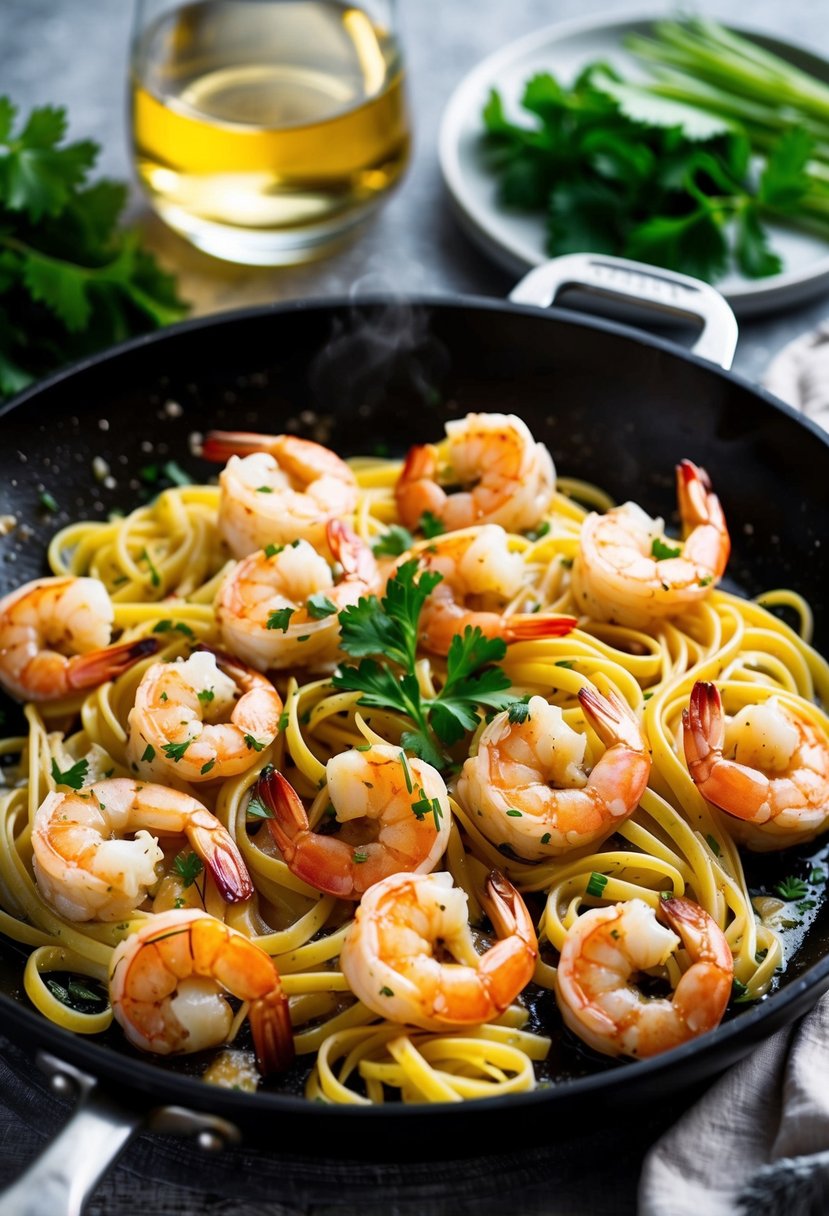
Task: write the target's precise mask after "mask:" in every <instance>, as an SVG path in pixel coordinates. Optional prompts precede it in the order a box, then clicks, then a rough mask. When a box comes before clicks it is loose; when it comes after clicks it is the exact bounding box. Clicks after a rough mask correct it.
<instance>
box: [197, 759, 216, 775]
mask: <svg viewBox="0 0 829 1216" xmlns="http://www.w3.org/2000/svg"><path fill="white" fill-rule="evenodd" d="M215 763H216V758H215V756H214V757H213V759H212V760H205V762H204V764H203V765H202V766H201V768H200V769H199V772H200V773H201V775H202V777H205V776H206V775H207V774H208V773H209V772H210V770H211V769H212V768H213V766H214V764H215Z"/></svg>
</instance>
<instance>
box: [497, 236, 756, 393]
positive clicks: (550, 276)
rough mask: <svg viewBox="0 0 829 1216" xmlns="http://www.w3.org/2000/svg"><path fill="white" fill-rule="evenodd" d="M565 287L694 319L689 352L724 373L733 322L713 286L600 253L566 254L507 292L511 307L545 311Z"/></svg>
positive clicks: (734, 332)
mask: <svg viewBox="0 0 829 1216" xmlns="http://www.w3.org/2000/svg"><path fill="white" fill-rule="evenodd" d="M567 287H578V288H581V289H583V290H584V291H586V292H588V293H592V294H594V295H596V296H600V297H602V298H604V299H606V300H614V301H622V302H624V303H631V304H633V303H635V304H637V305H638V306H639V307H640V308H644V309H646V310H647V311H648V312H652V313H653V314H654V315H655V316H661V317H671V318H674V319H681V320H695V321H699V322H701V324H702V330H701V332H700V335H699V337H698V338H697V340H696V342H695V343H694V345H693V347H692V348H691V349H692V352H693V353H694V354H695V355H699V356H700V358H702V359H707V360H709V362H711V363H716V364H717V366H718V367H723V368H725V369H726V370H728V368H730V367H731V363H732V360H733V359H734V351H735V350H736V347H737V318H736V317H735V316H734V313H733V312H732V311H731V308H730V306H729V305H728V303H727V302H726V301H725V300H724V299H723V297H722V296H721V295H720V293H719V292H718V291H717V290H715V288H713V287H711V286H709V284H708V283H702V282H700V280H699V279H692V278H691V277H690V276H689V275H687V274H678V273H677V272H676V271H674V270H663V269H662V268H661V267H657V266H646V265H644V264H643V263H641V262H631V261H629V260H628V259H627V258H613V257H609V256H608V257H606V256H605V255H604V254H593V253H570V254H567V255H565V256H564V257H560V258H554V259H553V260H552V261H550V262H545V263H544V265H543V266H538V267H537V268H536V269H535V270H531V271H530V273H529V274H527V275H525V276H524V278H523V279H522V280H521V282H520V283H518V284H517V285H516V286H515V287H514V288H513V289H512V291H511V292H510V295H509V298H510V300H511V301H512V302H513V303H514V304H532V305H534V306H535V307H536V308H549V307H550V306H551V305H552V304H553V303H555V300H556V297H557V296H558V295H560V293H561V292H562V291H563V290H564V289H565V288H567Z"/></svg>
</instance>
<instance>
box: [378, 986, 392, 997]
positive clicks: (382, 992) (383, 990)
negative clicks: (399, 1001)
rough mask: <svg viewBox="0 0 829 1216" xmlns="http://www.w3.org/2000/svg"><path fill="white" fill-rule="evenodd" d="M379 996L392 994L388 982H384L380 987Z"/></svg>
mask: <svg viewBox="0 0 829 1216" xmlns="http://www.w3.org/2000/svg"><path fill="white" fill-rule="evenodd" d="M380 995H381V996H394V990H393V989H391V988H389V986H388V984H384V985H383V987H382V988H381V989H380Z"/></svg>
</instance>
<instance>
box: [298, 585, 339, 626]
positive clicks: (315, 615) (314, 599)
mask: <svg viewBox="0 0 829 1216" xmlns="http://www.w3.org/2000/svg"><path fill="white" fill-rule="evenodd" d="M306 607H307V609H308V615H309V616H310V617H311V619H312V620H315V621H321V620H323V618H324V617H327V616H332V615H333V614H334V613H335V612H336V611H337V605H336V604H332V602H331V600H330V599H329V598H328V596H327V595H324V594H323V593H322V591H317V592H315V593H314V595H309V596H308V601H307V604H306Z"/></svg>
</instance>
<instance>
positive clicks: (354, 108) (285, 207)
mask: <svg viewBox="0 0 829 1216" xmlns="http://www.w3.org/2000/svg"><path fill="white" fill-rule="evenodd" d="M131 64H132V66H131V89H130V91H131V118H132V138H133V148H134V159H135V166H136V170H137V172H138V176H139V178H140V180H141V182H142V184H143V186H144V187H145V189H146V191H147V193H148V195H149V198H150V201H151V203H152V206H153V207H154V209H155V210H156V211H157V212H158V214H159V215H160V216H161V218H162V219H163V220H165V221H166V223H168V224H169V225H170V226H171V227H172V228H174V229H175V230H176V231H177V232H179V233H181V234H182V235H183V236H184V237H186V238H187V239H188V240H190V241H191V242H192V243H193V244H194V245H197V246H198V247H199V248H200V249H203V250H205V251H206V252H207V253H211V254H214V255H215V256H216V257H220V258H224V259H226V260H228V261H232V262H243V263H248V264H253V265H263V266H275V265H286V264H290V263H295V262H302V261H306V260H308V259H310V258H312V257H316V256H319V255H320V254H322V253H324V252H326V251H327V250H328V249H329V248H330V247H331V246H332V245H333V244H335V243H337V242H338V241H339V240H340V239H341V238H342V237H343V236H344V234H345V233H346V232H347V231H348V230H349V229H351V228H353V227H354V226H355V225H357V224H358V223H360V222H361V221H363V220H364V219H365V218H366V217H367V215H368V214H369V213H370V212H371V211H372V210H373V209H374V208H375V207H376V206H377V204H378V202H379V201H380V200H381V199H382V198H383V197H384V195H385V194H386V193H387V192H388V191H389V189H390V188H391V187H392V186H393V185H394V183H395V182H396V181H397V180H398V178H399V177H400V175H401V173H402V172H403V170H404V168H405V165H406V162H407V158H408V151H409V123H408V114H407V109H406V100H405V96H404V80H403V64H402V58H401V54H400V47H399V45H398V42H397V38H396V31H395V11H394V0H360V7H356V6H354V5H350V4H348V3H340V2H339V0H190V3H181V0H179V2H177V3H176V2H174V0H137V2H136V11H135V26H134V33H133V42H132V59H131Z"/></svg>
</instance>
